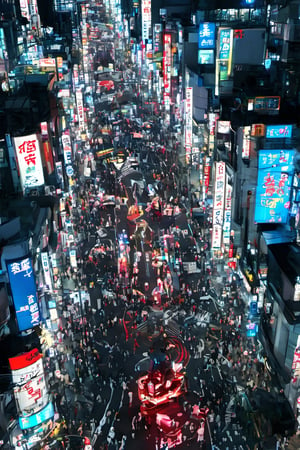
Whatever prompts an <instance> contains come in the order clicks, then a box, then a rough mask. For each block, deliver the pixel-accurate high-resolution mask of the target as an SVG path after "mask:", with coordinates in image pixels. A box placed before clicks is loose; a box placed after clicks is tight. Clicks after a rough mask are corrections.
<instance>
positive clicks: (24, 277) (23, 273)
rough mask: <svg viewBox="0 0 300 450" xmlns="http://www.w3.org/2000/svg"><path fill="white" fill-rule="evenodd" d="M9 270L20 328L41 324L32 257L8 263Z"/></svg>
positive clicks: (21, 329)
mask: <svg viewBox="0 0 300 450" xmlns="http://www.w3.org/2000/svg"><path fill="white" fill-rule="evenodd" d="M7 270H8V276H9V281H10V286H11V291H12V296H13V301H14V305H15V309H16V316H17V322H18V326H19V330H20V331H24V330H28V329H30V328H33V327H35V326H37V325H39V323H40V312H39V307H38V300H37V295H36V284H35V279H34V274H33V268H32V262H31V259H30V258H21V259H17V260H14V261H10V262H8V263H7Z"/></svg>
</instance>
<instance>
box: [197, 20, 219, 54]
mask: <svg viewBox="0 0 300 450" xmlns="http://www.w3.org/2000/svg"><path fill="white" fill-rule="evenodd" d="M215 30H216V25H215V24H214V23H211V22H202V23H200V25H199V40H198V47H199V48H214V47H215Z"/></svg>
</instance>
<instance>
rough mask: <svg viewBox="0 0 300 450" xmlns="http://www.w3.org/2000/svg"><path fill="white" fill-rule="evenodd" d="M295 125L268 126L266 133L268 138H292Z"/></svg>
mask: <svg viewBox="0 0 300 450" xmlns="http://www.w3.org/2000/svg"><path fill="white" fill-rule="evenodd" d="M292 129H293V125H268V126H267V131H266V138H268V139H278V138H291V137H292Z"/></svg>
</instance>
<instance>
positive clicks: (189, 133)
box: [185, 87, 193, 149]
mask: <svg viewBox="0 0 300 450" xmlns="http://www.w3.org/2000/svg"><path fill="white" fill-rule="evenodd" d="M185 96H186V98H185V147H188V148H189V149H190V148H191V147H192V146H193V88H192V87H188V88H186V94H185Z"/></svg>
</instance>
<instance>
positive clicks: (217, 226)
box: [212, 161, 226, 250]
mask: <svg viewBox="0 0 300 450" xmlns="http://www.w3.org/2000/svg"><path fill="white" fill-rule="evenodd" d="M215 170H216V174H215V186H214V206H213V231H212V248H213V250H219V249H220V248H221V243H222V229H223V216H224V194H225V174H226V166H225V163H224V162H223V161H221V162H216V163H215Z"/></svg>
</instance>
